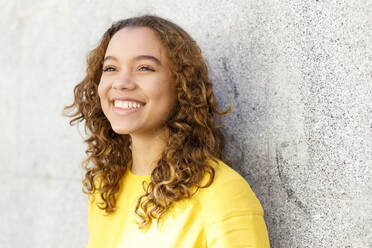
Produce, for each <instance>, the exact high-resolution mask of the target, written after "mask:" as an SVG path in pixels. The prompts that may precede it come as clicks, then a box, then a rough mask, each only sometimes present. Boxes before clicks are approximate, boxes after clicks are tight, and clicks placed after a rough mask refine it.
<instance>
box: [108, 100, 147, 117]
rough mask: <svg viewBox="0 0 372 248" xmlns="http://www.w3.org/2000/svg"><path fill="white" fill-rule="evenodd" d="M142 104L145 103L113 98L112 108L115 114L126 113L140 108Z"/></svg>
mask: <svg viewBox="0 0 372 248" xmlns="http://www.w3.org/2000/svg"><path fill="white" fill-rule="evenodd" d="M143 106H145V104H142V103H138V102H134V101H122V100H114V101H113V105H112V110H113V112H115V113H116V114H119V115H126V114H130V113H134V112H138V111H140V110H142V108H143Z"/></svg>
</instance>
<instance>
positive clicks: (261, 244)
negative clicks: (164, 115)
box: [88, 161, 270, 248]
mask: <svg viewBox="0 0 372 248" xmlns="http://www.w3.org/2000/svg"><path fill="white" fill-rule="evenodd" d="M208 163H209V164H210V165H212V166H213V168H214V169H215V178H214V181H213V183H212V184H211V185H210V186H209V187H207V188H200V189H199V191H198V192H197V193H196V194H195V195H194V196H193V197H192V198H190V199H185V200H182V201H179V202H176V203H175V204H174V205H173V207H171V208H170V209H169V210H168V212H167V214H166V215H164V216H163V217H162V219H161V220H160V223H159V225H157V221H156V220H153V222H152V225H151V227H150V228H148V229H147V230H146V231H142V230H140V229H139V228H138V226H137V224H136V223H135V220H139V217H138V216H137V215H136V214H135V212H134V210H135V207H136V204H137V200H138V198H139V197H140V196H141V195H142V194H143V192H144V191H143V188H142V181H144V180H146V181H147V182H149V181H150V179H151V177H150V175H146V176H139V175H135V174H133V173H132V172H131V171H130V170H129V169H128V170H127V172H126V173H125V175H124V176H123V178H122V180H121V182H120V191H119V195H118V198H117V205H116V207H117V208H116V211H115V212H114V213H112V214H109V215H107V214H105V213H104V211H103V210H100V209H99V208H98V207H97V206H96V203H95V202H94V201H90V202H89V233H90V238H89V242H88V248H132V247H133V248H141V247H154V248H157V247H161V248H207V247H208V248H209V247H210V248H238V247H239V248H243V247H250V248H256V247H257V248H266V247H270V245H269V240H268V235H267V230H266V225H265V222H264V218H263V210H262V207H261V204H260V202H259V200H258V199H257V198H256V196H255V194H254V193H253V191H252V190H251V188H250V186H249V185H248V183H247V182H246V181H245V180H244V178H243V177H241V176H240V175H239V174H238V173H237V172H236V171H234V170H233V169H232V168H231V167H229V166H228V165H226V164H224V163H223V162H222V161H219V162H218V163H215V162H212V161H209V162H208ZM204 179H208V176H206V177H205V178H204ZM204 182H205V180H204V181H203V184H202V185H204ZM95 199H96V201H97V200H99V197H95ZM158 226H159V229H158Z"/></svg>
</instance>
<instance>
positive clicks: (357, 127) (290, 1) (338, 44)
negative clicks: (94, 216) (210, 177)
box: [0, 0, 372, 248]
mask: <svg viewBox="0 0 372 248" xmlns="http://www.w3.org/2000/svg"><path fill="white" fill-rule="evenodd" d="M0 9H1V15H0V31H1V34H0V35H1V38H0V47H1V56H0V72H1V79H0V106H1V111H0V120H1V122H0V128H1V132H0V160H1V165H0V194H1V195H2V200H1V204H0V246H1V247H17V248H18V247H55V248H58V247H84V246H85V244H86V242H87V239H88V232H87V223H86V221H87V202H86V201H87V198H86V196H85V195H83V194H82V193H81V192H80V181H81V178H82V174H81V171H80V168H79V164H80V161H81V160H82V159H83V158H84V150H85V146H84V145H83V143H82V139H81V138H80V137H79V134H78V132H77V129H75V128H71V127H69V126H68V125H67V121H68V120H67V119H66V118H63V117H62V116H61V110H62V107H63V105H65V104H68V103H70V102H71V100H72V88H73V86H74V85H75V84H76V83H77V82H79V80H81V79H82V77H83V74H84V70H85V56H86V54H87V51H88V50H90V49H92V48H93V47H94V46H95V45H96V44H97V42H98V39H99V37H100V36H101V34H102V33H103V31H105V29H106V28H108V26H109V25H110V24H111V23H112V21H114V20H117V19H121V18H125V17H130V16H133V15H138V14H147V13H150V14H157V15H160V16H162V17H165V18H169V19H170V20H173V21H174V22H176V23H178V24H179V25H180V26H182V27H184V28H185V29H186V30H187V31H188V32H189V33H190V34H191V35H192V36H193V37H194V38H195V39H196V40H197V42H198V43H199V44H200V46H201V47H202V50H203V51H204V55H205V57H206V58H207V60H208V62H209V65H210V67H211V75H212V78H213V79H214V82H215V89H216V93H217V95H218V98H219V99H220V101H221V102H222V103H223V104H227V103H229V102H233V103H234V111H233V112H232V114H231V115H230V116H229V117H228V118H227V120H226V122H227V127H226V131H227V132H228V134H229V147H228V157H229V158H230V159H231V160H232V162H233V167H234V168H235V169H236V170H238V171H239V172H240V173H241V174H242V175H243V176H244V177H245V178H246V179H247V181H248V182H249V183H250V184H251V186H252V188H253V189H254V191H255V192H256V194H257V196H258V198H259V199H260V200H261V203H262V205H263V207H264V209H265V219H266V222H267V225H268V228H269V233H270V239H271V243H272V247H275V248H279V247H286V248H287V247H288V248H289V247H363V248H366V247H372V193H371V192H372V180H371V178H372V175H371V162H372V149H371V148H372V133H371V130H372V126H371V121H372V100H371V97H372V85H371V83H372V82H371V81H372V45H371V44H372V38H371V34H372V31H371V27H372V2H371V1H364V0H349V1H341V0H339V1H337V0H333V1H326V0H282V1H274V0H273V1H253V0H240V1H217V0H208V1H198V0H189V1H149V0H142V1H123V0H120V1H119V0H116V1H115V0H112V1H109V0H106V1H103V0H94V1H93V0H90V1H88V0H65V1H57V0H54V1H53V0H50V1H47V0H35V1H27V0H18V1H5V0H1V1H0Z"/></svg>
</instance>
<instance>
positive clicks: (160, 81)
mask: <svg viewBox="0 0 372 248" xmlns="http://www.w3.org/2000/svg"><path fill="white" fill-rule="evenodd" d="M74 95H75V99H74V102H73V104H71V105H69V106H66V107H65V110H66V111H67V110H74V111H73V112H72V113H69V114H68V113H66V115H68V116H70V117H73V119H72V120H71V121H70V124H71V125H72V124H75V123H78V122H82V121H84V122H85V127H86V130H87V131H89V133H88V135H89V137H88V138H87V139H86V140H85V141H86V143H87V144H88V149H87V151H86V153H87V155H88V158H87V159H86V160H85V161H84V162H83V165H84V168H85V170H86V175H85V179H84V181H83V191H84V192H85V193H88V194H89V233H90V239H89V243H88V248H98V247H99V248H102V247H110V248H116V247H177V248H182V247H188V248H190V247H197V248H205V247H213V248H216V247H269V241H268V236H267V231H266V226H265V222H264V219H263V210H262V207H261V204H260V202H259V200H258V199H257V198H256V196H255V194H254V193H253V192H252V190H251V188H250V186H249V185H248V183H247V182H246V181H245V180H244V179H243V178H242V177H241V176H240V175H239V174H238V173H237V172H235V171H234V170H233V169H232V168H231V167H229V166H228V165H227V163H228V162H227V161H226V160H225V159H224V156H223V153H224V144H225V139H224V135H223V133H222V132H221V130H220V127H221V125H219V124H217V123H216V118H217V117H219V116H222V115H225V114H227V113H228V112H230V110H231V108H229V109H228V110H227V111H225V112H220V111H218V110H217V104H216V101H215V97H214V94H213V89H212V83H211V82H210V80H209V78H208V70H207V66H206V63H205V61H204V59H203V57H202V55H201V51H200V48H199V47H198V45H197V44H196V43H195V41H194V40H193V39H192V38H191V37H190V36H189V35H188V34H187V33H186V32H185V31H184V30H183V29H182V28H180V27H179V26H177V25H175V24H174V23H172V22H169V21H167V20H165V19H162V18H160V17H156V16H141V17H135V18H130V19H125V20H120V21H118V22H115V23H114V24H113V25H112V26H111V27H110V28H109V29H108V30H107V31H106V32H105V33H104V35H103V37H102V39H101V42H100V44H99V45H98V47H97V48H95V49H94V50H92V51H91V52H90V54H89V56H88V68H87V73H86V76H85V78H84V79H83V80H82V81H81V82H80V83H79V84H78V85H77V86H76V87H75V89H74ZM154 222H156V225H154Z"/></svg>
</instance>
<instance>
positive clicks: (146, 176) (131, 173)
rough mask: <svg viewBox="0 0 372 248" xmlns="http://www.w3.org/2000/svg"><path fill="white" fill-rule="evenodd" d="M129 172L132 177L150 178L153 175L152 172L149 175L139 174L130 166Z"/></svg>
mask: <svg viewBox="0 0 372 248" xmlns="http://www.w3.org/2000/svg"><path fill="white" fill-rule="evenodd" d="M128 174H129V175H131V176H132V177H136V178H150V177H151V174H148V175H137V174H134V173H133V172H132V170H131V168H130V167H129V168H128Z"/></svg>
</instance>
